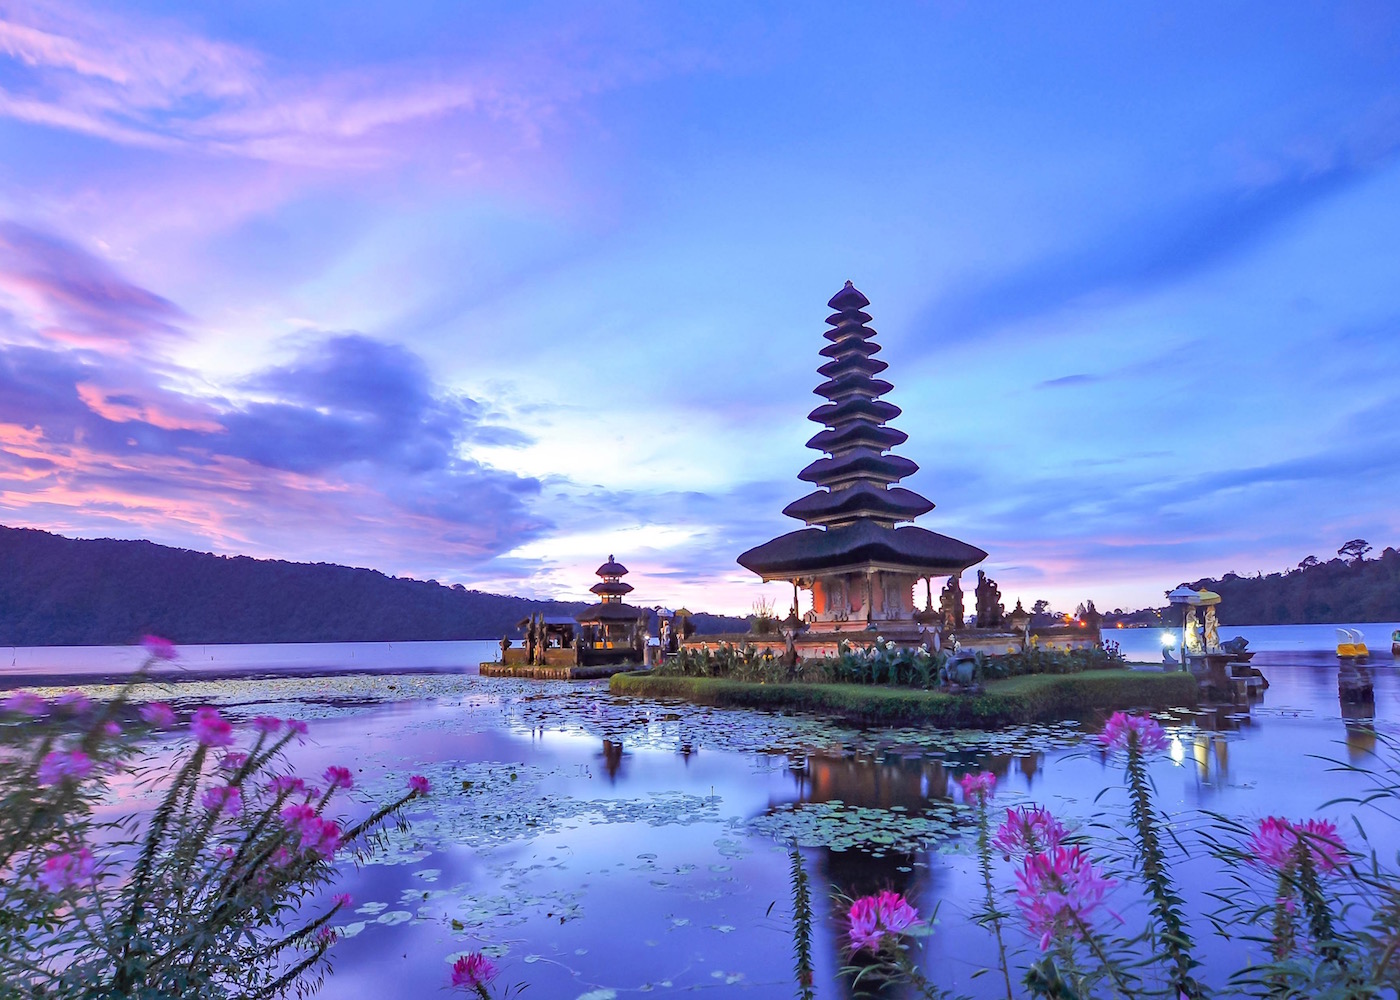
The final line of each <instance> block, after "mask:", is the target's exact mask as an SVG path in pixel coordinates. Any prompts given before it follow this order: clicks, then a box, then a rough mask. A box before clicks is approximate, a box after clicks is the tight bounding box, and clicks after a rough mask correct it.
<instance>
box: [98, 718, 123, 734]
mask: <svg viewBox="0 0 1400 1000" xmlns="http://www.w3.org/2000/svg"><path fill="white" fill-rule="evenodd" d="M102 732H103V733H104V734H106V736H107V737H108V738H109V739H116V738H117V737H118V736H120V735H121V734H122V727H121V723H119V722H114V721H113V720H111V719H108V720H107V721H106V722H104V723H102Z"/></svg>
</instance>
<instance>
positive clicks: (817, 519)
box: [739, 281, 987, 578]
mask: <svg viewBox="0 0 1400 1000" xmlns="http://www.w3.org/2000/svg"><path fill="white" fill-rule="evenodd" d="M828 305H830V306H831V308H832V309H835V310H836V313H835V314H834V315H832V316H830V317H828V318H827V321H826V322H827V325H828V326H830V327H831V329H829V330H827V331H826V332H825V334H824V336H825V337H826V339H827V340H830V341H831V343H830V344H829V345H828V346H826V347H824V348H822V351H821V353H822V356H823V357H826V358H830V359H831V360H829V361H828V362H826V363H825V364H823V365H822V366H821V367H820V368H818V369H817V371H818V373H819V374H821V375H823V376H825V377H826V379H827V381H825V382H823V383H822V384H821V385H819V386H817V388H816V390H815V392H816V394H817V395H819V396H823V397H825V398H826V399H827V400H828V402H826V403H823V404H822V405H821V406H818V407H817V408H816V409H815V410H813V411H812V412H811V413H810V414H809V415H808V416H809V418H810V419H811V420H812V421H814V422H816V423H818V424H821V425H822V426H823V428H824V429H823V430H822V431H820V432H819V433H817V434H816V435H814V436H813V437H812V439H811V440H810V441H808V442H807V446H808V447H809V448H813V449H815V450H817V451H820V452H825V453H826V457H823V458H819V459H817V460H816V461H815V462H813V463H812V464H811V465H809V466H807V467H806V468H805V469H803V470H802V471H801V472H800V473H798V478H799V479H802V480H804V481H806V482H809V483H814V484H816V485H817V486H819V487H822V488H821V489H819V490H817V491H815V492H813V493H809V494H808V495H807V496H805V497H803V498H802V499H800V500H797V501H794V502H793V503H790V504H788V505H787V507H785V508H784V509H783V513H784V514H787V515H788V516H790V517H795V518H798V519H799V520H802V521H806V522H807V524H809V525H814V526H816V527H811V528H807V529H804V530H801V531H794V532H791V533H790V534H787V535H783V536H782V537H781V538H776V539H774V540H773V541H771V542H769V543H767V544H766V545H760V546H758V547H757V548H755V549H750V550H749V551H748V552H745V553H744V554H743V555H741V556H740V557H739V563H740V565H742V566H744V567H746V568H747V569H750V570H753V571H754V572H755V573H759V574H760V575H763V576H765V577H770V578H771V577H773V576H779V575H782V574H784V573H792V574H798V573H804V574H805V573H808V572H811V571H813V570H814V569H821V568H828V569H834V568H836V567H838V566H839V567H846V566H850V565H855V564H865V563H872V562H873V563H880V564H884V565H889V566H897V567H901V568H908V569H911V570H915V571H920V572H928V573H939V572H947V573H953V572H959V571H961V570H963V569H966V568H967V567H968V566H971V565H972V564H974V563H977V562H980V561H981V560H983V559H985V558H986V557H987V554H986V553H985V552H983V551H982V550H981V549H979V548H976V547H975V546H972V545H968V544H966V543H964V542H960V541H958V540H957V539H955V538H948V537H947V536H945V535H939V534H935V533H934V532H931V531H925V530H924V529H923V528H916V527H906V528H899V529H896V528H895V525H897V524H899V523H900V522H902V521H912V520H914V519H915V518H917V517H918V516H920V515H921V514H926V513H928V512H929V511H931V510H933V503H932V502H931V501H929V500H927V499H925V498H924V497H922V496H920V495H919V494H917V493H915V492H914V491H913V490H909V489H905V488H904V487H901V486H895V485H894V484H895V483H898V482H899V481H900V480H901V479H904V478H906V477H908V476H911V475H913V474H914V473H915V472H917V471H918V468H919V467H918V466H917V465H915V464H914V463H913V462H911V461H910V460H909V459H907V458H903V457H901V456H899V455H891V454H888V452H889V450H890V449H891V448H894V447H897V446H898V445H901V444H903V443H904V442H905V441H907V440H908V439H909V436H908V435H907V434H905V433H904V432H903V431H900V430H896V429H895V428H893V427H890V426H888V422H889V421H890V420H893V419H894V418H895V417H897V416H899V414H900V409H899V407H897V406H895V405H894V404H893V403H888V402H885V401H884V400H882V399H880V398H879V397H880V396H882V395H884V394H885V393H887V392H889V391H890V390H891V389H892V388H894V387H893V386H892V385H891V384H890V383H889V382H886V381H885V380H884V379H881V378H876V377H875V376H877V375H879V374H880V373H881V372H883V371H884V370H885V369H886V368H888V367H889V366H888V365H886V364H885V362H883V361H877V360H875V358H874V355H875V354H877V353H879V351H880V345H879V344H877V343H875V340H874V338H875V331H874V330H872V329H871V328H870V327H869V326H868V325H867V324H868V323H869V322H870V318H871V317H870V314H869V313H867V312H865V311H864V309H865V307H866V306H868V305H870V300H869V299H867V298H866V297H865V296H864V295H862V294H861V293H860V292H859V291H858V290H857V289H856V288H855V286H853V285H852V284H851V283H850V282H849V281H848V282H846V287H845V288H843V289H841V291H839V292H837V293H836V295H835V296H833V297H832V299H831V301H830V302H829V303H828ZM823 529H825V530H823Z"/></svg>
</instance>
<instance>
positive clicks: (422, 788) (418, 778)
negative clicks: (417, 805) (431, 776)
mask: <svg viewBox="0 0 1400 1000" xmlns="http://www.w3.org/2000/svg"><path fill="white" fill-rule="evenodd" d="M408 790H409V791H410V792H413V793H414V794H415V795H427V794H428V779H427V778H425V777H423V776H422V775H421V774H415V775H413V777H411V778H409V779H408Z"/></svg>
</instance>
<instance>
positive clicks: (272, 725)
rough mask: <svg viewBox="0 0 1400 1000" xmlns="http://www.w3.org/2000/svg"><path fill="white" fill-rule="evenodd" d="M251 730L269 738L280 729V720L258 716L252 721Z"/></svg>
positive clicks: (269, 716)
mask: <svg viewBox="0 0 1400 1000" xmlns="http://www.w3.org/2000/svg"><path fill="white" fill-rule="evenodd" d="M253 728H254V729H256V730H257V731H258V732H260V733H262V734H263V735H264V736H271V735H272V734H273V733H275V732H277V730H279V729H281V728H282V720H281V719H279V718H277V717H276V716H272V715H259V716H257V717H256V718H254V719H253Z"/></svg>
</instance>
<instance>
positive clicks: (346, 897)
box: [331, 892, 355, 909]
mask: <svg viewBox="0 0 1400 1000" xmlns="http://www.w3.org/2000/svg"><path fill="white" fill-rule="evenodd" d="M354 901H355V900H354V899H352V898H351V897H350V894H349V893H348V892H338V893H336V894H335V895H334V896H332V897H331V904H332V905H333V906H338V907H340V908H341V909H344V908H345V907H347V906H349V905H350V904H351V903H353V902H354Z"/></svg>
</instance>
